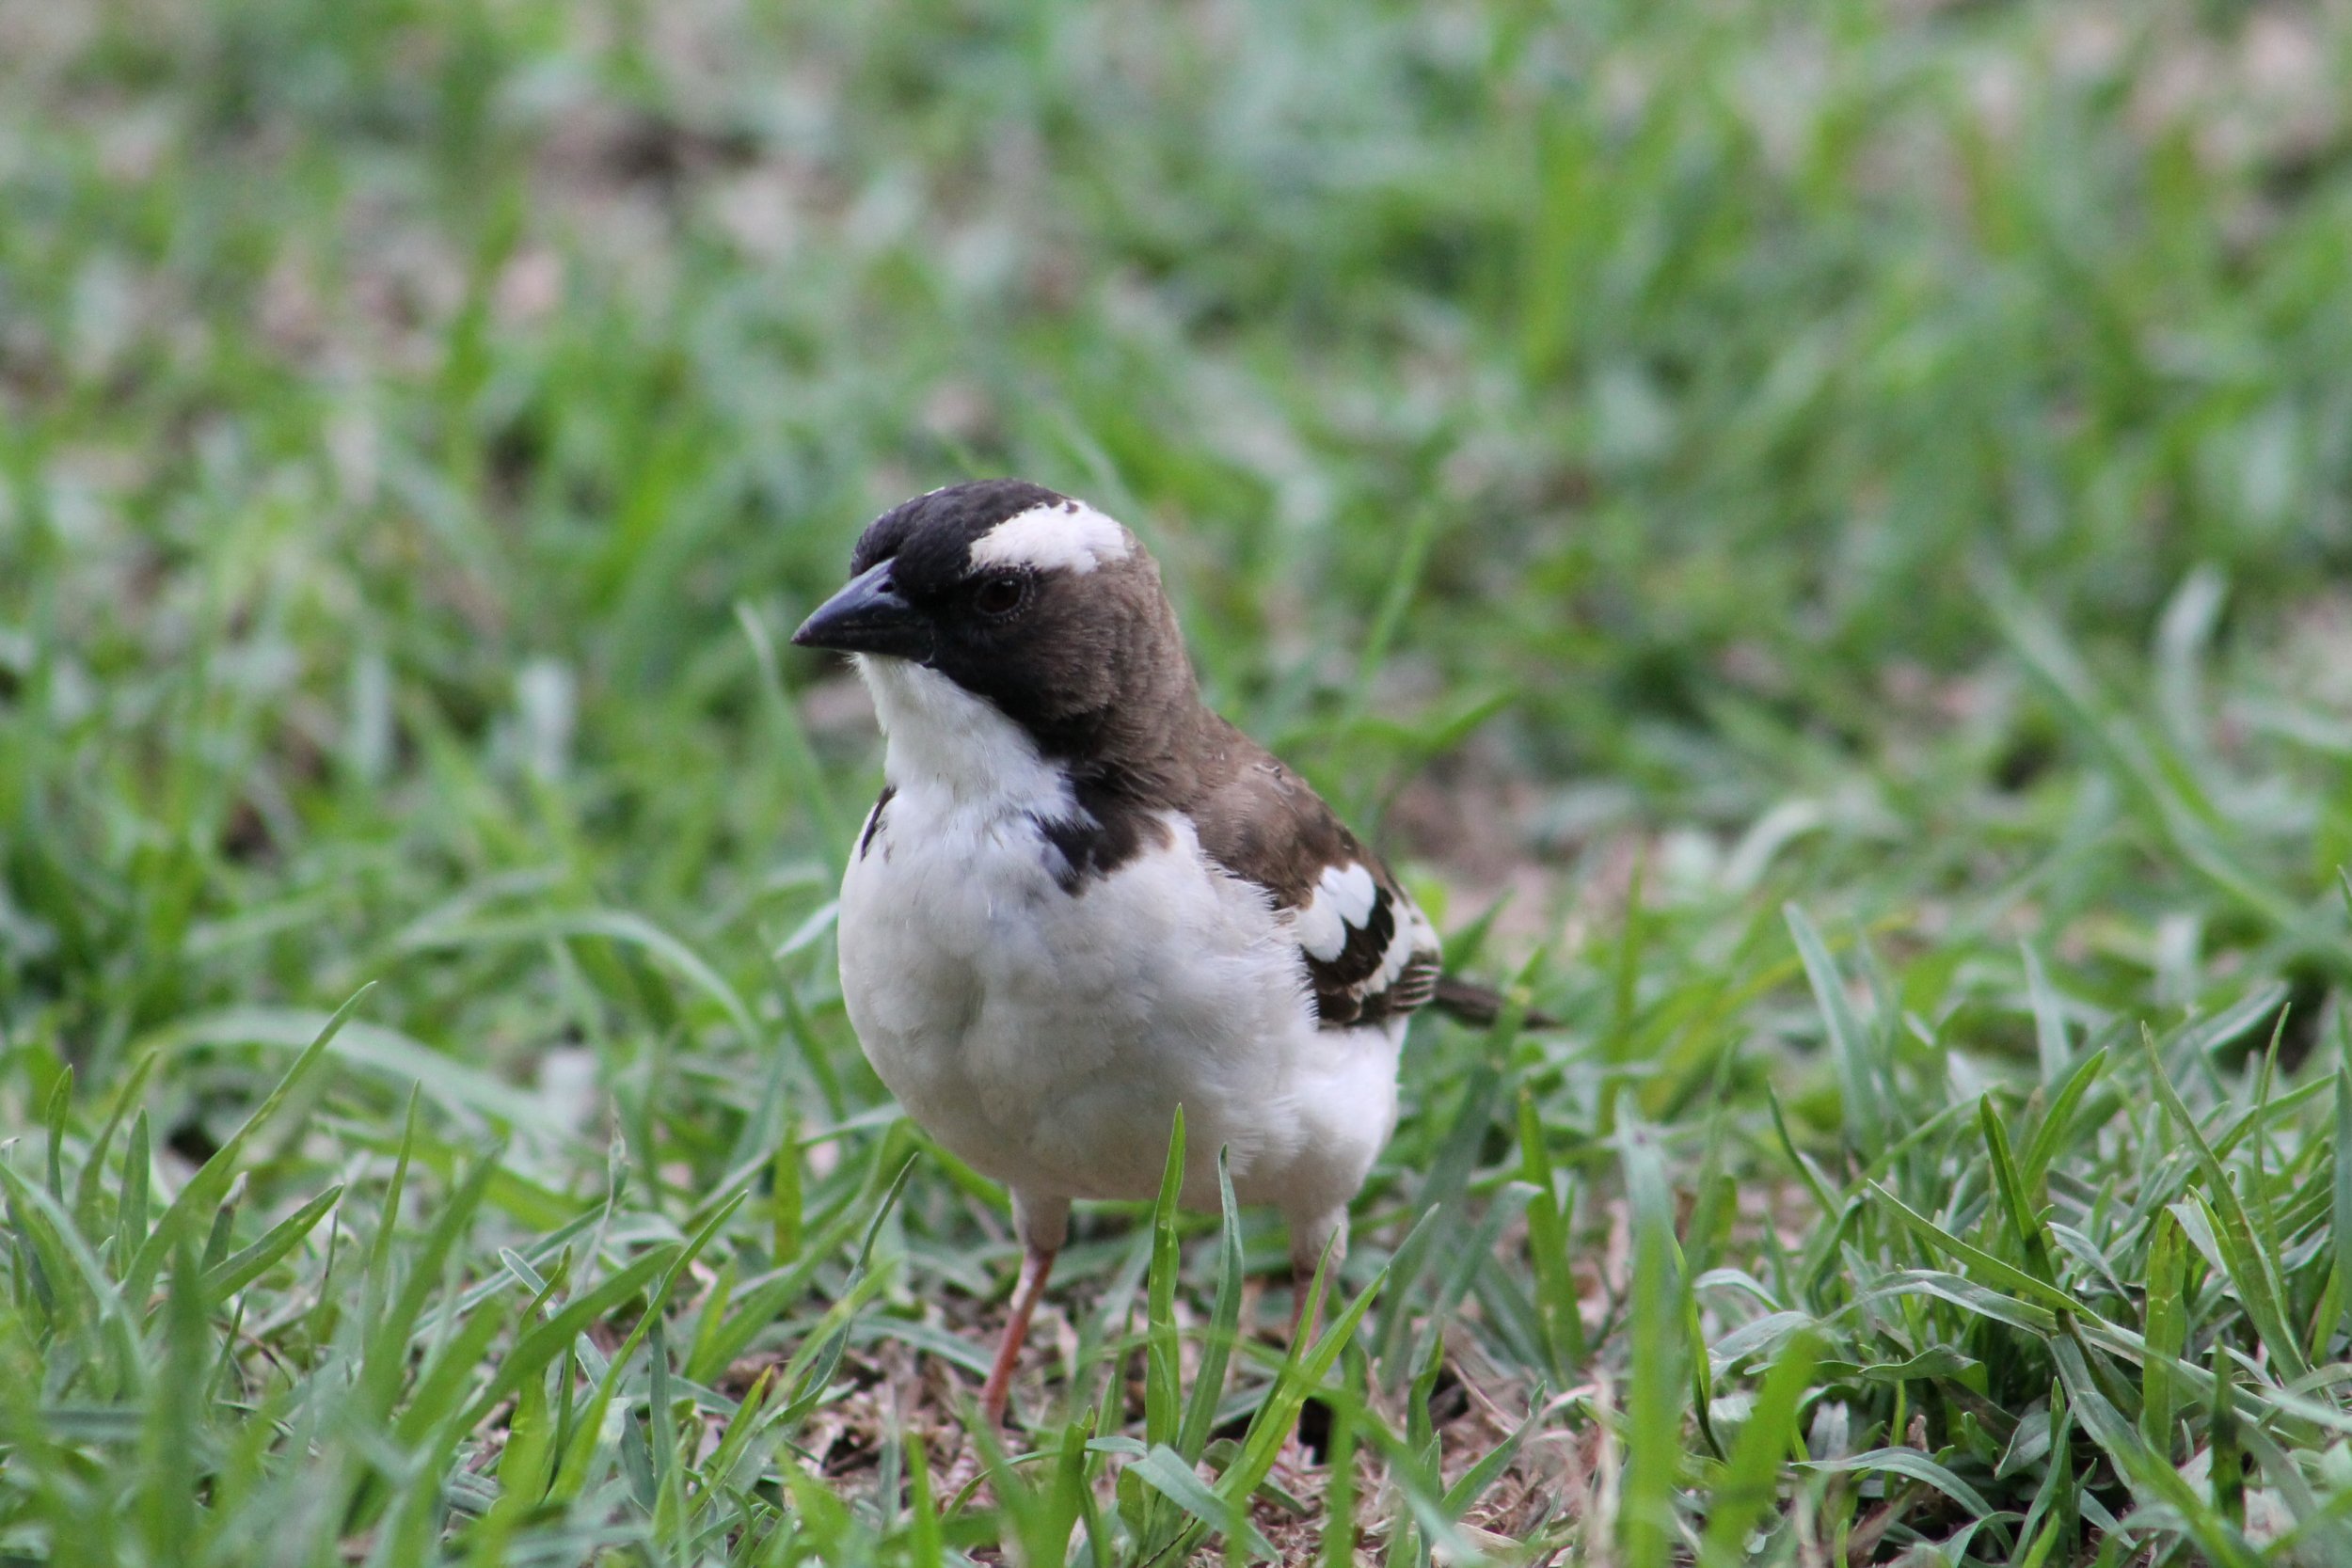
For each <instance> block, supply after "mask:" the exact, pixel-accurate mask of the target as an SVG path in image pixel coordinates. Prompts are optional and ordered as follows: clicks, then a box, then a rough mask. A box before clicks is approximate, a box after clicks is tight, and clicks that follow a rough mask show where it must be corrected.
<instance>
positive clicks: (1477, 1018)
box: [1429, 974, 1560, 1029]
mask: <svg viewBox="0 0 2352 1568" xmlns="http://www.w3.org/2000/svg"><path fill="white" fill-rule="evenodd" d="M1429 1003H1430V1006H1434V1007H1436V1008H1437V1009H1438V1011H1439V1012H1441V1013H1443V1014H1445V1015H1446V1016H1447V1017H1448V1018H1451V1019H1454V1020H1455V1021H1456V1022H1461V1023H1467V1024H1469V1025H1470V1027H1471V1028H1473V1029H1491V1028H1493V1027H1494V1022H1495V1020H1496V1019H1498V1018H1501V1017H1502V992H1501V991H1499V990H1495V989H1494V988H1493V987H1492V986H1482V985H1480V984H1479V983H1478V982H1477V981H1475V980H1465V979H1462V978H1461V977H1459V976H1458V975H1453V974H1445V975H1440V976H1439V977H1438V989H1437V990H1436V992H1435V993H1434V994H1432V995H1431V996H1430V998H1429ZM1519 1027H1520V1028H1522V1029H1557V1028H1559V1027H1560V1021H1559V1020H1558V1019H1556V1018H1554V1017H1552V1016H1551V1015H1550V1014H1549V1013H1539V1012H1537V1011H1535V1010H1534V1008H1533V1007H1531V1008H1529V1009H1528V1010H1527V1016H1526V1017H1524V1018H1522V1019H1520V1020H1519Z"/></svg>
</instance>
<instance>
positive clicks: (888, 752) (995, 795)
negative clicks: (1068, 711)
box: [855, 654, 1073, 816]
mask: <svg viewBox="0 0 2352 1568" xmlns="http://www.w3.org/2000/svg"><path fill="white" fill-rule="evenodd" d="M855 661H856V664H857V673H858V674H859V675H860V676H861V677H862V678H863V679H864V680H865V682H866V690H867V691H868V692H870V693H872V695H873V698H874V716H875V717H876V718H877V719H879V720H880V721H882V736H883V741H884V744H883V749H882V776H883V777H884V778H886V779H887V780H889V782H890V786H891V787H892V788H893V789H896V790H898V791H899V792H900V793H902V794H903V793H916V794H925V795H932V796H945V797H946V799H947V800H950V801H952V802H953V803H954V804H956V805H959V806H964V807H968V808H975V809H978V810H981V811H983V812H986V813H988V814H989V815H992V816H994V815H1002V816H1012V815H1016V814H1020V813H1025V812H1039V813H1042V814H1044V815H1047V816H1060V815H1065V814H1066V813H1067V811H1068V810H1069V808H1070V807H1071V805H1072V804H1073V797H1072V795H1071V792H1070V779H1069V776H1068V775H1067V774H1065V773H1064V772H1063V771H1062V770H1061V769H1060V768H1058V767H1057V766H1055V765H1054V764H1053V763H1052V762H1050V761H1048V760H1046V758H1045V756H1044V755H1043V754H1042V753H1041V752H1039V751H1038V749H1037V743H1036V742H1035V741H1033V740H1031V739H1030V738H1029V736H1028V732H1027V731H1025V730H1024V729H1022V727H1021V726H1020V725H1018V724H1016V723H1014V722H1013V721H1011V720H1009V719H1008V718H1006V717H1005V716H1004V715H1003V714H1001V713H999V712H997V711H996V709H995V707H994V706H993V705H991V704H990V703H988V702H986V701H985V700H983V699H981V698H978V697H975V696H974V695H972V693H970V692H969V691H966V690H965V689H963V688H961V687H960V686H958V685H957V684H956V683H955V682H953V681H951V680H949V679H948V678H947V677H946V676H945V675H943V674H941V673H939V672H938V671H936V670H927V669H925V668H924V667H923V666H921V665H919V664H914V663H911V662H909V661H908V660H906V659H903V658H889V657H881V656H877V655H872V654H859V655H857V656H855Z"/></svg>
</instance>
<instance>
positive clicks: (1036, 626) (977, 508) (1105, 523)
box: [792, 479, 1195, 760]
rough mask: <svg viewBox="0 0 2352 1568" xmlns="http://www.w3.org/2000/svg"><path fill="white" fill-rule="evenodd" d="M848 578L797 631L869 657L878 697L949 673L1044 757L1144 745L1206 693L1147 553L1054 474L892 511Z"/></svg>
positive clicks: (878, 521)
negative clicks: (1052, 481)
mask: <svg viewBox="0 0 2352 1568" xmlns="http://www.w3.org/2000/svg"><path fill="white" fill-rule="evenodd" d="M792 641H794V642H796V643H798V644H800V645H801V646H803V647H806V648H830V649H834V650H837V651H839V652H842V653H847V654H851V655H854V656H856V657H857V658H858V663H859V667H860V670H861V672H862V673H865V674H866V679H867V684H868V685H869V686H871V687H872V688H873V689H874V690H875V694H876V697H877V700H878V702H881V701H883V699H884V698H885V695H886V692H885V688H888V689H889V692H890V693H891V694H903V695H909V696H911V695H914V694H917V693H920V692H922V691H926V690H934V689H935V688H936V683H937V682H938V681H943V680H944V681H945V682H947V683H949V684H951V685H952V686H953V687H954V688H956V689H957V690H958V691H959V692H961V693H962V694H964V695H966V696H969V697H971V698H975V699H977V700H978V701H979V702H981V703H984V704H986V705H988V706H989V707H991V708H993V710H994V711H995V712H996V713H998V714H1000V715H1002V716H1003V717H1004V718H1006V719H1008V720H1009V721H1011V722H1012V723H1013V724H1014V725H1016V726H1018V727H1019V728H1020V729H1021V730H1022V731H1023V732H1024V733H1025V735H1026V736H1027V737H1028V739H1029V740H1030V742H1031V743H1032V744H1034V745H1035V746H1036V748H1037V750H1038V751H1039V752H1041V753H1042V754H1043V755H1045V756H1047V757H1056V758H1063V759H1073V760H1089V759H1092V758H1094V757H1097V756H1101V755H1104V754H1105V753H1107V752H1118V751H1120V750H1122V749H1127V750H1132V749H1134V748H1135V746H1136V744H1138V743H1139V742H1140V741H1141V740H1142V739H1143V738H1144V737H1145V736H1148V734H1149V733H1150V731H1151V730H1152V727H1153V725H1154V723H1155V722H1157V723H1160V724H1166V723H1169V722H1174V721H1179V720H1181V719H1183V718H1184V717H1185V716H1186V715H1187V714H1188V712H1189V709H1190V707H1191V705H1192V704H1193V702H1194V700H1195V699H1194V685H1193V677H1192V667H1191V662H1190V660H1189V659H1188V658H1187V657H1186V656H1185V653H1184V639H1183V636H1182V634H1181V633H1180V632H1179V630H1178V628H1177V626H1176V618H1175V614H1174V612H1173V611H1172V610H1170V609H1169V607H1168V596H1167V594H1165V593H1164V592H1163V591H1162V590H1161V587H1160V574H1159V567H1158V565H1157V564H1156V563H1155V562H1153V561H1152V557H1151V555H1150V553H1149V552H1148V551H1146V550H1145V549H1144V547H1143V546H1142V543H1141V542H1140V541H1138V540H1137V539H1136V536H1135V535H1134V534H1133V533H1130V532H1129V531H1127V530H1126V529H1125V528H1123V527H1121V526H1120V524H1119V523H1118V522H1116V521H1114V520H1113V519H1112V518H1110V517H1107V516H1105V515H1103V514H1102V513H1100V512H1097V511H1096V510H1095V509H1094V508H1093V507H1091V506H1089V505H1088V504H1086V502H1084V501H1080V500H1073V499H1070V498H1069V497H1066V496H1061V495H1057V494H1056V493H1055V492H1053V491H1051V490H1048V489H1046V488H1044V487H1043V486H1042V485H1038V484H1031V483H1027V482H1026V481H1024V480H1014V479H992V480H978V481H975V482H973V483H966V484H951V485H949V486H947V487H946V489H943V490H934V491H932V492H931V493H930V494H929V495H926V496H918V497H916V498H915V499H913V500H910V501H906V502H903V503H901V504H900V505H898V506H895V507H893V508H891V509H890V510H889V511H888V512H885V513H883V514H882V515H881V516H879V517H877V518H875V519H874V521H873V522H872V523H871V524H869V525H868V526H867V528H866V532H865V533H864V534H863V535H862V536H861V537H860V538H859V539H858V542H857V548H856V550H855V551H854V553H853V554H852V555H851V557H850V581H849V583H848V584H847V585H846V586H844V587H843V588H842V589H841V591H840V592H839V593H837V594H834V596H833V597H832V598H830V599H828V600H826V601H825V602H824V603H823V604H822V605H820V606H818V609H817V612H816V613H815V614H813V615H811V616H810V617H809V618H808V619H807V620H806V621H805V622H803V624H802V626H801V628H800V630H798V631H796V632H794V633H793V634H792ZM897 705H898V707H899V708H901V709H902V710H908V709H911V708H912V706H914V705H911V704H909V703H906V702H899V703H898V704H897ZM922 706H924V707H926V708H937V707H940V706H941V704H940V703H938V702H930V703H927V704H924V705H922ZM891 707H892V704H891V703H889V702H883V709H884V711H883V721H884V723H885V725H891V721H892V719H893V713H892V712H891ZM892 727H893V728H894V729H895V728H896V726H895V725H894V726H892Z"/></svg>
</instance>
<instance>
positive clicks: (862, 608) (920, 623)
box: [792, 561, 931, 661]
mask: <svg viewBox="0 0 2352 1568" xmlns="http://www.w3.org/2000/svg"><path fill="white" fill-rule="evenodd" d="M893 564H894V563H893V562H888V561H883V562H876V563H875V564H874V565H872V566H869V567H867V568H866V570H865V571H863V572H860V573H859V574H858V575H857V576H856V577H854V578H850V580H849V582H848V583H846V584H845V585H844V586H843V587H842V589H841V592H839V593H838V594H834V596H833V597H832V598H830V599H827V600H826V601H825V602H824V603H823V604H820V605H818V607H817V613H815V614H814V615H811V616H810V617H809V618H808V619H807V620H805V621H803V622H802V623H801V629H800V630H798V631H796V632H794V633H793V634H792V641H793V643H794V644H795V645H796V646H798V647H803V648H831V649H833V650H834V652H836V653H844V654H886V655H888V656H890V657H893V658H911V659H915V660H917V661H920V660H922V659H926V658H929V657H930V652H931V631H930V623H929V622H928V621H926V620H925V619H924V618H923V616H922V615H921V614H920V613H919V612H918V611H917V610H915V609H914V606H912V605H910V604H908V603H907V601H906V600H905V599H903V598H900V597H899V596H898V588H897V586H896V585H895V584H893V583H892V581H891V580H890V568H891V566H892V565H893Z"/></svg>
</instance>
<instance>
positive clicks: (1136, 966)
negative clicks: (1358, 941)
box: [840, 659, 1403, 1213]
mask: <svg viewBox="0 0 2352 1568" xmlns="http://www.w3.org/2000/svg"><path fill="white" fill-rule="evenodd" d="M863 670H864V673H866V679H867V683H868V685H869V686H870V687H871V688H872V689H873V690H874V694H875V702H876V706H877V708H878V709H879V710H880V711H881V713H882V721H883V723H884V726H885V728H886V730H887V732H888V734H889V754H888V758H887V761H886V764H885V768H886V772H887V774H888V777H889V779H890V783H891V784H892V786H893V790H894V793H893V795H892V796H891V798H890V800H889V801H888V803H887V807H886V809H885V810H884V811H883V813H882V820H881V822H880V823H879V824H877V825H876V827H875V830H874V832H872V834H871V837H870V842H869V843H867V845H866V847H865V848H864V850H863V851H862V852H861V853H860V854H858V855H857V856H856V857H854V858H853V860H852V862H851V863H850V869H849V873H848V875H847V877H846V878H845V879H843V882H842V889H841V921H840V947H841V979H842V990H843V993H844V996H845V999H846V1000H847V1002H848V1005H849V1010H850V1022H851V1023H852V1024H853V1025H854V1026H855V1028H856V1030H857V1033H858V1038H859V1040H860V1042H861V1043H862V1044H863V1045H864V1047H865V1050H866V1055H867V1057H868V1059H869V1060H871V1061H872V1063H873V1065H874V1068H875V1070H876V1071H877V1072H878V1073H880V1074H881V1076H882V1081H883V1082H884V1083H885V1084H886V1085H889V1087H890V1089H891V1092H892V1093H894V1094H896V1095H897V1096H898V1099H899V1101H900V1102H901V1103H902V1104H904V1105H905V1107H906V1109H907V1111H908V1113H909V1114H910V1115H912V1116H913V1117H914V1118H915V1120H917V1121H918V1122H920V1123H921V1124H922V1125H923V1126H924V1127H925V1128H926V1129H928V1130H929V1131H930V1132H931V1134H932V1135H933V1136H934V1137H936V1138H938V1139H939V1140H940V1142H941V1143H942V1144H944V1145H946V1147H947V1148H949V1149H950V1150H952V1151H953V1152H954V1153H955V1154H956V1155H957V1156H958V1157H960V1158H961V1159H963V1160H965V1161H967V1162H969V1163H970V1164H973V1165H974V1166H975V1167H976V1168H977V1169H979V1170H981V1171H983V1172H985V1173H987V1174H989V1175H991V1176H993V1177H996V1178H997V1179H998V1180H1004V1181H1007V1182H1009V1183H1011V1184H1012V1185H1013V1186H1014V1187H1015V1188H1017V1189H1021V1190H1023V1191H1026V1192H1031V1193H1037V1194H1041V1195H1053V1196H1064V1197H1120V1198H1146V1197H1149V1196H1151V1195H1152V1192H1153V1191H1154V1190H1155V1189H1156V1187H1157V1185H1158V1181H1159V1174H1160V1166H1161V1164H1162V1162H1163V1158H1164V1154H1165V1151H1166V1148H1167V1137H1168V1123H1169V1118H1170V1117H1171V1115H1172V1114H1173V1112H1174V1109H1175V1107H1176V1106H1177V1105H1178V1104H1182V1105H1183V1106H1184V1115H1185V1124H1186V1140H1185V1141H1186V1145H1187V1149H1188V1151H1189V1154H1190V1158H1189V1159H1188V1161H1187V1164H1188V1167H1189V1169H1188V1173H1187V1181H1186V1189H1187V1190H1186V1195H1185V1196H1186V1201H1187V1202H1190V1203H1195V1204H1208V1205H1214V1203H1215V1201H1216V1174H1215V1173H1216V1151H1217V1149H1218V1148H1220V1147H1223V1148H1227V1149H1228V1150H1229V1157H1230V1162H1231V1168H1232V1174H1233V1178H1234V1184H1235V1187H1236V1190H1237V1191H1238V1192H1239V1193H1240V1195H1241V1196H1242V1197H1243V1198H1244V1199H1245V1200H1246V1201H1268V1202H1278V1203H1279V1204H1280V1205H1281V1206H1282V1207H1283V1208H1284V1209H1285V1211H1289V1212H1295V1213H1317V1212H1323V1211H1325V1210H1327V1209H1328V1208H1330V1207H1332V1206H1333V1205H1336V1204H1340V1203H1343V1202H1344V1201H1345V1200H1346V1198H1347V1197H1348V1196H1350V1195H1351V1194H1352V1193H1353V1192H1354V1190H1355V1188H1356V1186H1357V1185H1358V1184H1359V1182H1360V1181H1361V1180H1362V1178H1363V1175H1364V1173H1365V1171H1366V1170H1367V1169H1369V1167H1370V1165H1371V1163H1372V1160H1373V1158H1374V1157H1375V1155H1376V1154H1377V1152H1378V1149H1379V1147H1380V1145H1381V1144H1382V1143H1383V1142H1384V1141H1385V1140H1386V1139H1387V1136H1388V1133H1389V1131H1390V1128H1391V1125H1392V1123H1393V1121H1394V1117H1395V1073H1396V1055H1397V1047H1398V1044H1399V1042H1400V1041H1401V1038H1402V1036H1403V1023H1402V1021H1401V1020H1399V1021H1396V1022H1393V1023H1391V1024H1388V1025H1383V1026H1376V1027H1373V1028H1367V1029H1359V1030H1347V1031H1333V1030H1323V1029H1319V1028H1318V1027H1317V1026H1316V1024H1315V1022H1314V1014H1313V1009H1312V1006H1311V1003H1310V1001H1309V1000H1308V995H1307V991H1306V988H1305V980H1304V972H1303V969H1302V967H1301V963H1300V959H1299V956H1298V947H1297V937H1296V935H1295V932H1294V931H1293V929H1292V927H1291V923H1290V921H1289V919H1288V918H1287V917H1286V916H1281V915H1278V914H1277V913H1276V911H1274V909H1273V907H1272V904H1271V901H1270V900H1269V898H1268V897H1267V895H1266V894H1265V893H1264V891H1263V889H1260V888H1258V887H1256V886H1254V885H1253V884H1250V883H1248V882H1245V881H1242V880H1239V879H1235V878H1232V877H1230V876H1228V875H1226V874H1225V873H1224V872H1222V871H1221V870H1219V869H1218V868H1216V866H1214V865H1213V864H1211V863H1209V862H1208V861H1207V859H1206V858H1205V857H1204V856H1203V855H1202V854H1201V851H1200V843H1199V841H1198V839H1197V838H1196V837H1195V835H1194V833H1193V832H1192V828H1191V826H1190V824H1189V823H1188V822H1187V821H1186V820H1184V818H1183V817H1182V816H1180V815H1175V814H1170V815H1168V816H1166V817H1165V818H1164V819H1163V820H1164V821H1165V823H1166V825H1167V828H1168V842H1167V843H1166V844H1165V845H1163V846H1157V847H1152V848H1149V849H1147V850H1146V851H1145V852H1144V853H1142V854H1140V855H1138V856H1136V858H1134V859H1133V860H1131V861H1129V862H1127V863H1125V864H1123V865H1121V866H1120V867H1119V868H1118V869H1117V870H1115V871H1113V872H1112V873H1111V874H1110V875H1109V876H1107V877H1104V878H1102V879H1095V880H1089V881H1087V882H1084V883H1082V884H1080V889H1079V891H1078V892H1076V893H1074V894H1073V893H1071V892H1066V891H1064V889H1063V887H1062V885H1061V881H1060V880H1059V879H1058V876H1059V874H1060V873H1061V872H1062V871H1063V870H1064V865H1063V863H1062V861H1061V858H1060V855H1059V852H1058V851H1057V850H1056V849H1055V848H1054V847H1052V845H1051V844H1050V843H1049V842H1048V841H1047V840H1046V839H1045V837H1044V836H1043V834H1042V833H1041V832H1039V830H1038V827H1037V825H1036V818H1037V817H1040V816H1042V817H1045V818H1048V819H1051V818H1054V817H1057V816H1068V815H1069V814H1070V813H1071V812H1072V811H1073V810H1074V809H1075V807H1074V802H1073V800H1072V798H1071V795H1070V792H1069V788H1068V784H1067V783H1066V782H1065V780H1064V779H1063V776H1062V774H1061V772H1060V770H1059V769H1058V768H1055V767H1054V766H1053V765H1052V764H1051V763H1049V762H1048V761H1046V760H1045V759H1043V758H1041V757H1040V756H1039V755H1038V754H1037V752H1036V751H1035V749H1034V747H1032V746H1031V745H1030V744H1029V742H1028V739H1027V737H1026V736H1025V734H1023V733H1022V732H1021V731H1020V730H1019V729H1018V727H1016V726H1014V725H1013V724H1011V723H1010V722H1009V721H1007V720H1005V719H1004V718H1003V717H1002V716H1001V715H999V714H997V713H996V711H995V710H994V709H993V708H992V707H990V706H988V705H986V704H984V703H981V702H979V701H978V700H977V699H976V698H973V697H971V696H970V695H968V694H967V693H965V692H963V691H962V690H961V689H959V688H957V687H955V686H954V685H953V684H952V683H950V682H948V681H946V680H945V679H944V678H943V677H940V676H938V675H936V674H933V673H930V672H928V671H924V670H921V669H919V668H917V667H914V666H911V665H906V664H903V663H900V662H898V661H896V660H882V659H871V660H866V661H865V662H864V666H863Z"/></svg>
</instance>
